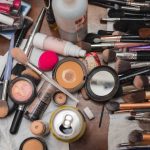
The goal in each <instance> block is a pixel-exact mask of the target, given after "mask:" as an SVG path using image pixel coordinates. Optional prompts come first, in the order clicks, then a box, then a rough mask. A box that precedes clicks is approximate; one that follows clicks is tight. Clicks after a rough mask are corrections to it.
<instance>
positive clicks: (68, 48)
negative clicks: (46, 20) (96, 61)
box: [33, 33, 86, 57]
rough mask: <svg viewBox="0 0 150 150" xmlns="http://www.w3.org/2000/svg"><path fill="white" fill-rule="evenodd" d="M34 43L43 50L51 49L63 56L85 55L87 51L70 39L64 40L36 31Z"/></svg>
mask: <svg viewBox="0 0 150 150" xmlns="http://www.w3.org/2000/svg"><path fill="white" fill-rule="evenodd" d="M33 45H34V46H35V47H36V48H39V49H42V50H51V51H54V52H55V53H58V54H60V55H63V56H73V57H85V55H86V51H85V50H82V49H81V48H80V47H79V46H77V45H74V44H73V43H71V42H69V41H64V40H61V39H58V38H55V37H52V36H47V35H46V34H42V33H36V34H35V36H34V39H33Z"/></svg>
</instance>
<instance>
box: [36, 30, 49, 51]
mask: <svg viewBox="0 0 150 150" xmlns="http://www.w3.org/2000/svg"><path fill="white" fill-rule="evenodd" d="M46 38H47V35H46V34H42V33H36V34H35V36H34V38H33V46H34V47H36V48H39V49H44V41H45V39H46Z"/></svg>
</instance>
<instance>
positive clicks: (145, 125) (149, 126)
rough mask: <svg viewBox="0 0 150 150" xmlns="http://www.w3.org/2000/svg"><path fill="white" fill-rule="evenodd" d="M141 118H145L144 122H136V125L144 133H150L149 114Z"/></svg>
mask: <svg viewBox="0 0 150 150" xmlns="http://www.w3.org/2000/svg"><path fill="white" fill-rule="evenodd" d="M142 117H143V118H147V119H146V120H138V125H139V127H140V128H141V129H143V130H144V131H148V132H150V112H146V113H144V115H143V116H142Z"/></svg>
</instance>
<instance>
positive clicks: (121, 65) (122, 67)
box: [106, 58, 131, 74]
mask: <svg viewBox="0 0 150 150" xmlns="http://www.w3.org/2000/svg"><path fill="white" fill-rule="evenodd" d="M106 59H107V58H106ZM130 69H131V64H130V62H129V61H125V60H121V59H117V60H116V62H115V71H116V72H117V73H118V74H121V73H123V72H125V71H127V70H130Z"/></svg>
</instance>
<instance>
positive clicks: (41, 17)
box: [24, 8, 46, 56]
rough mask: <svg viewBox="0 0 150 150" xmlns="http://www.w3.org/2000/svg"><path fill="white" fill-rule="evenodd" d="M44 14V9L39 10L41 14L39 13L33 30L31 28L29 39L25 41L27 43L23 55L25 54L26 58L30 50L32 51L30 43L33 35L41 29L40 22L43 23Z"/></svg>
mask: <svg viewBox="0 0 150 150" xmlns="http://www.w3.org/2000/svg"><path fill="white" fill-rule="evenodd" d="M45 12H46V9H45V8H43V9H42V10H41V13H40V15H39V17H38V19H37V21H36V24H35V26H34V28H33V31H32V33H31V35H30V37H29V39H28V41H27V43H26V45H25V48H24V53H25V54H26V55H27V56H28V55H29V54H30V50H31V49H32V41H33V38H34V35H35V33H37V32H39V30H40V28H41V24H42V22H43V18H44V16H45Z"/></svg>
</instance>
